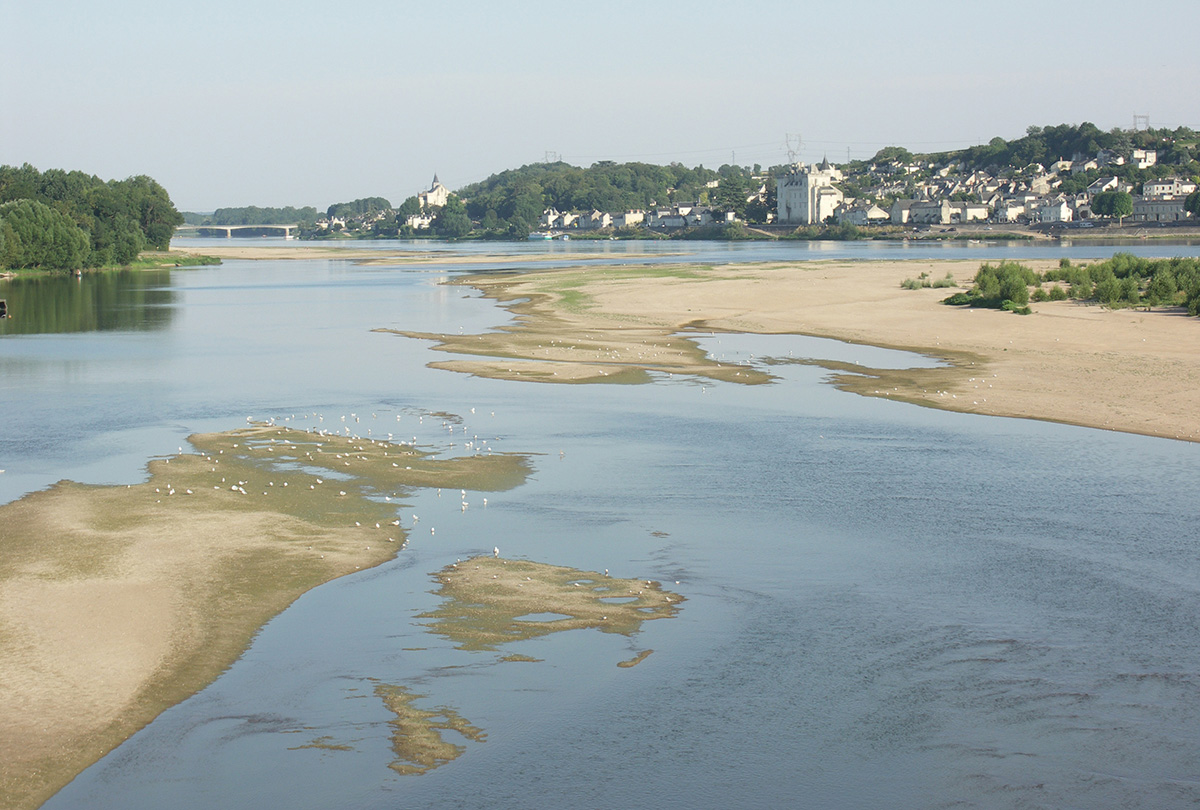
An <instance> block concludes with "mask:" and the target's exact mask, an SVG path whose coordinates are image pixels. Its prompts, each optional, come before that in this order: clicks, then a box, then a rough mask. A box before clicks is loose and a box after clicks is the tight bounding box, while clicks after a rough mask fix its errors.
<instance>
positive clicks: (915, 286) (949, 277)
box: [900, 272, 957, 290]
mask: <svg viewBox="0 0 1200 810" xmlns="http://www.w3.org/2000/svg"><path fill="white" fill-rule="evenodd" d="M954 286H957V282H955V280H954V274H953V273H950V272H947V273H946V275H945V276H943V277H942V278H939V279H934V280H930V278H929V273H921V275H919V276H918V277H916V278H906V279H904V281H902V282H900V287H901V289H905V290H920V289H923V288H926V287H933V288H934V289H942V288H945V287H954Z"/></svg>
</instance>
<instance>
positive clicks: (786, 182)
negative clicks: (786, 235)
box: [775, 160, 842, 225]
mask: <svg viewBox="0 0 1200 810" xmlns="http://www.w3.org/2000/svg"><path fill="white" fill-rule="evenodd" d="M841 179H842V173H841V172H840V171H838V170H837V169H836V168H834V167H833V166H832V165H830V163H829V161H828V160H823V161H821V163H820V165H819V166H805V165H804V164H801V163H797V164H796V165H795V166H793V167H792V170H791V171H790V172H788V173H787V174H785V175H784V176H783V177H781V178H779V182H778V184H777V186H776V207H775V210H776V213H777V217H778V221H779V222H780V223H782V224H786V225H812V224H815V223H821V222H824V221H825V220H826V219H827V218H829V217H831V216H833V212H834V210H835V209H836V208H837V207H838V206H839V205H840V204H841V202H842V192H841V191H839V190H838V189H836V188H834V187H833V184H834V183H835V182H837V181H839V180H841Z"/></svg>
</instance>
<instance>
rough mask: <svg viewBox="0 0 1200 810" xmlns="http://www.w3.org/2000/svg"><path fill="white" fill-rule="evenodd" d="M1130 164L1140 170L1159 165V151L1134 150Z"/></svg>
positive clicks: (1130, 157)
mask: <svg viewBox="0 0 1200 810" xmlns="http://www.w3.org/2000/svg"><path fill="white" fill-rule="evenodd" d="M1129 162H1130V163H1132V164H1133V165H1134V166H1136V167H1137V168H1139V169H1148V168H1150V167H1151V166H1153V165H1154V164H1156V163H1158V151H1157V150H1154V149H1134V150H1133V154H1131V155H1130V156H1129Z"/></svg>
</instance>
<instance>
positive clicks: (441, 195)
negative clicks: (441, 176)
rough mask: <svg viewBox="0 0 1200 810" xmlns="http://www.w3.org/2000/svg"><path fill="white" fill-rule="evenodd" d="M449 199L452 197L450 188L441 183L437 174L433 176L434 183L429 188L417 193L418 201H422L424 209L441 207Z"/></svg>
mask: <svg viewBox="0 0 1200 810" xmlns="http://www.w3.org/2000/svg"><path fill="white" fill-rule="evenodd" d="M448 199H450V189H448V188H446V187H445V186H443V185H442V184H441V182H440V181H439V180H438V176H437V175H436V174H435V175H434V176H433V183H431V184H430V186H429V190H428V191H422V192H421V193H420V194H418V195H417V202H419V203H421V207H422V208H424V209H430V208H441V207H442V206H443V205H445V204H446V200H448Z"/></svg>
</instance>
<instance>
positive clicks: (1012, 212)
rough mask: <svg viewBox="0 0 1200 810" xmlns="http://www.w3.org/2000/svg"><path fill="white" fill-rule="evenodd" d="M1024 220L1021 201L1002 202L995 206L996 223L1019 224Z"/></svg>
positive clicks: (1023, 209)
mask: <svg viewBox="0 0 1200 810" xmlns="http://www.w3.org/2000/svg"><path fill="white" fill-rule="evenodd" d="M1025 218H1026V208H1025V201H1024V200H1023V199H1017V198H1014V199H1009V200H1003V201H1002V202H1000V203H999V204H997V205H996V221H997V222H1019V221H1021V220H1023V219H1025Z"/></svg>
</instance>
